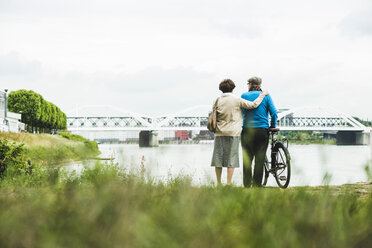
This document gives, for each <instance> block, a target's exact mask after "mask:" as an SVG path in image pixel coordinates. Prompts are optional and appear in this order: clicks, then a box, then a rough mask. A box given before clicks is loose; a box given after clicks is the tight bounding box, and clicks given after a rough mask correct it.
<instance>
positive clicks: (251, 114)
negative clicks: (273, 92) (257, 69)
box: [241, 77, 278, 187]
mask: <svg viewBox="0 0 372 248" xmlns="http://www.w3.org/2000/svg"><path fill="white" fill-rule="evenodd" d="M261 83H262V79H261V78H259V77H252V78H250V79H248V89H249V91H248V92H246V93H243V94H242V98H243V99H246V100H248V101H254V100H255V99H256V98H257V97H258V96H259V95H260V93H261V91H262V90H261ZM269 114H270V117H271V121H270V124H269ZM277 119H278V116H277V111H276V108H275V106H274V103H273V100H272V99H271V96H270V95H267V96H266V97H265V98H264V99H263V101H262V103H261V104H260V106H258V107H257V108H255V109H249V110H247V109H243V130H242V134H241V144H242V148H243V184H244V187H251V185H252V161H253V159H255V166H254V174H253V186H257V187H260V186H262V176H263V166H264V163H265V156H266V150H267V146H268V144H269V128H270V127H276V121H277Z"/></svg>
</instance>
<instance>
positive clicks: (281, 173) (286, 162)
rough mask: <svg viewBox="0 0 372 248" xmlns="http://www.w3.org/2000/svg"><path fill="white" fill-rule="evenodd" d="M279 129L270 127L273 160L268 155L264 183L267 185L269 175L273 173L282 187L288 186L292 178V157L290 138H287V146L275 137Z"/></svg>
mask: <svg viewBox="0 0 372 248" xmlns="http://www.w3.org/2000/svg"><path fill="white" fill-rule="evenodd" d="M279 130H280V129H279V128H270V129H269V132H270V140H271V153H270V157H271V161H269V160H268V158H267V156H266V160H265V164H264V178H263V183H262V185H263V186H265V185H266V184H267V180H268V178H269V175H270V174H272V175H273V176H274V178H275V180H276V183H277V184H278V186H279V187H280V188H287V187H288V185H289V181H290V179H291V157H290V155H289V151H288V140H285V141H286V142H287V144H286V146H285V145H284V144H283V142H282V140H277V139H276V137H275V134H277V133H278V132H279ZM283 141H284V140H283ZM270 165H271V166H270Z"/></svg>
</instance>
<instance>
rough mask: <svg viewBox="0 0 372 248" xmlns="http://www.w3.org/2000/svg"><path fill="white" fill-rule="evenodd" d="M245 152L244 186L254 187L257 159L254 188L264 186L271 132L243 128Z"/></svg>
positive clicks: (261, 129)
mask: <svg viewBox="0 0 372 248" xmlns="http://www.w3.org/2000/svg"><path fill="white" fill-rule="evenodd" d="M241 144H242V150H243V184H244V187H251V185H252V161H253V159H255V165H254V173H253V186H257V187H260V186H262V176H263V166H264V163H265V157H266V150H267V146H268V144H269V130H268V129H266V128H243V131H242V134H241Z"/></svg>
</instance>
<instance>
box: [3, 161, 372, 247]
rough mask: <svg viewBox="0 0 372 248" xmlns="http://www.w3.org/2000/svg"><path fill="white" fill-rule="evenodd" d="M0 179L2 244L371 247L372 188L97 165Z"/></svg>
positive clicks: (59, 245) (34, 245)
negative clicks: (234, 180)
mask: <svg viewBox="0 0 372 248" xmlns="http://www.w3.org/2000/svg"><path fill="white" fill-rule="evenodd" d="M27 178H28V179H27V180H28V183H27V185H25V184H24V183H23V182H24V180H25V176H21V175H19V176H16V177H13V178H11V177H9V176H5V177H4V178H3V179H2V180H1V181H0V220H1V221H0V247H327V248H328V247H371V245H372V226H371V224H370V220H371V219H372V185H371V184H364V185H343V186H338V187H326V186H324V187H315V188H311V187H298V188H297V187H296V188H290V189H287V190H281V189H278V188H259V189H244V188H241V187H215V186H213V185H211V186H203V187H194V186H192V185H191V183H190V181H191V180H190V179H189V178H188V177H184V176H180V177H173V178H169V181H168V182H165V183H156V182H155V181H153V180H151V178H148V177H146V176H145V175H141V174H139V175H136V174H130V173H126V172H125V171H123V170H122V169H120V168H117V167H116V166H115V165H112V164H106V165H105V164H102V163H99V162H97V164H96V166H95V167H89V168H86V170H84V172H83V173H82V175H81V176H80V177H77V176H74V175H67V174H66V173H65V172H63V171H61V170H59V169H52V168H51V167H48V169H43V170H40V169H34V171H33V172H32V173H31V174H30V175H27Z"/></svg>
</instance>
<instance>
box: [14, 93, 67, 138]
mask: <svg viewBox="0 0 372 248" xmlns="http://www.w3.org/2000/svg"><path fill="white" fill-rule="evenodd" d="M8 109H9V111H12V112H15V113H20V114H22V122H23V123H25V124H27V126H28V127H31V130H32V131H33V130H34V127H38V128H41V129H43V131H44V132H45V130H51V129H66V121H67V118H66V114H65V113H63V112H62V111H61V109H60V108H58V107H57V106H56V105H54V104H53V103H51V102H48V101H46V100H45V99H44V98H43V97H42V96H41V95H39V94H37V93H35V92H33V91H32V90H18V91H12V92H10V93H9V96H8Z"/></svg>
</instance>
